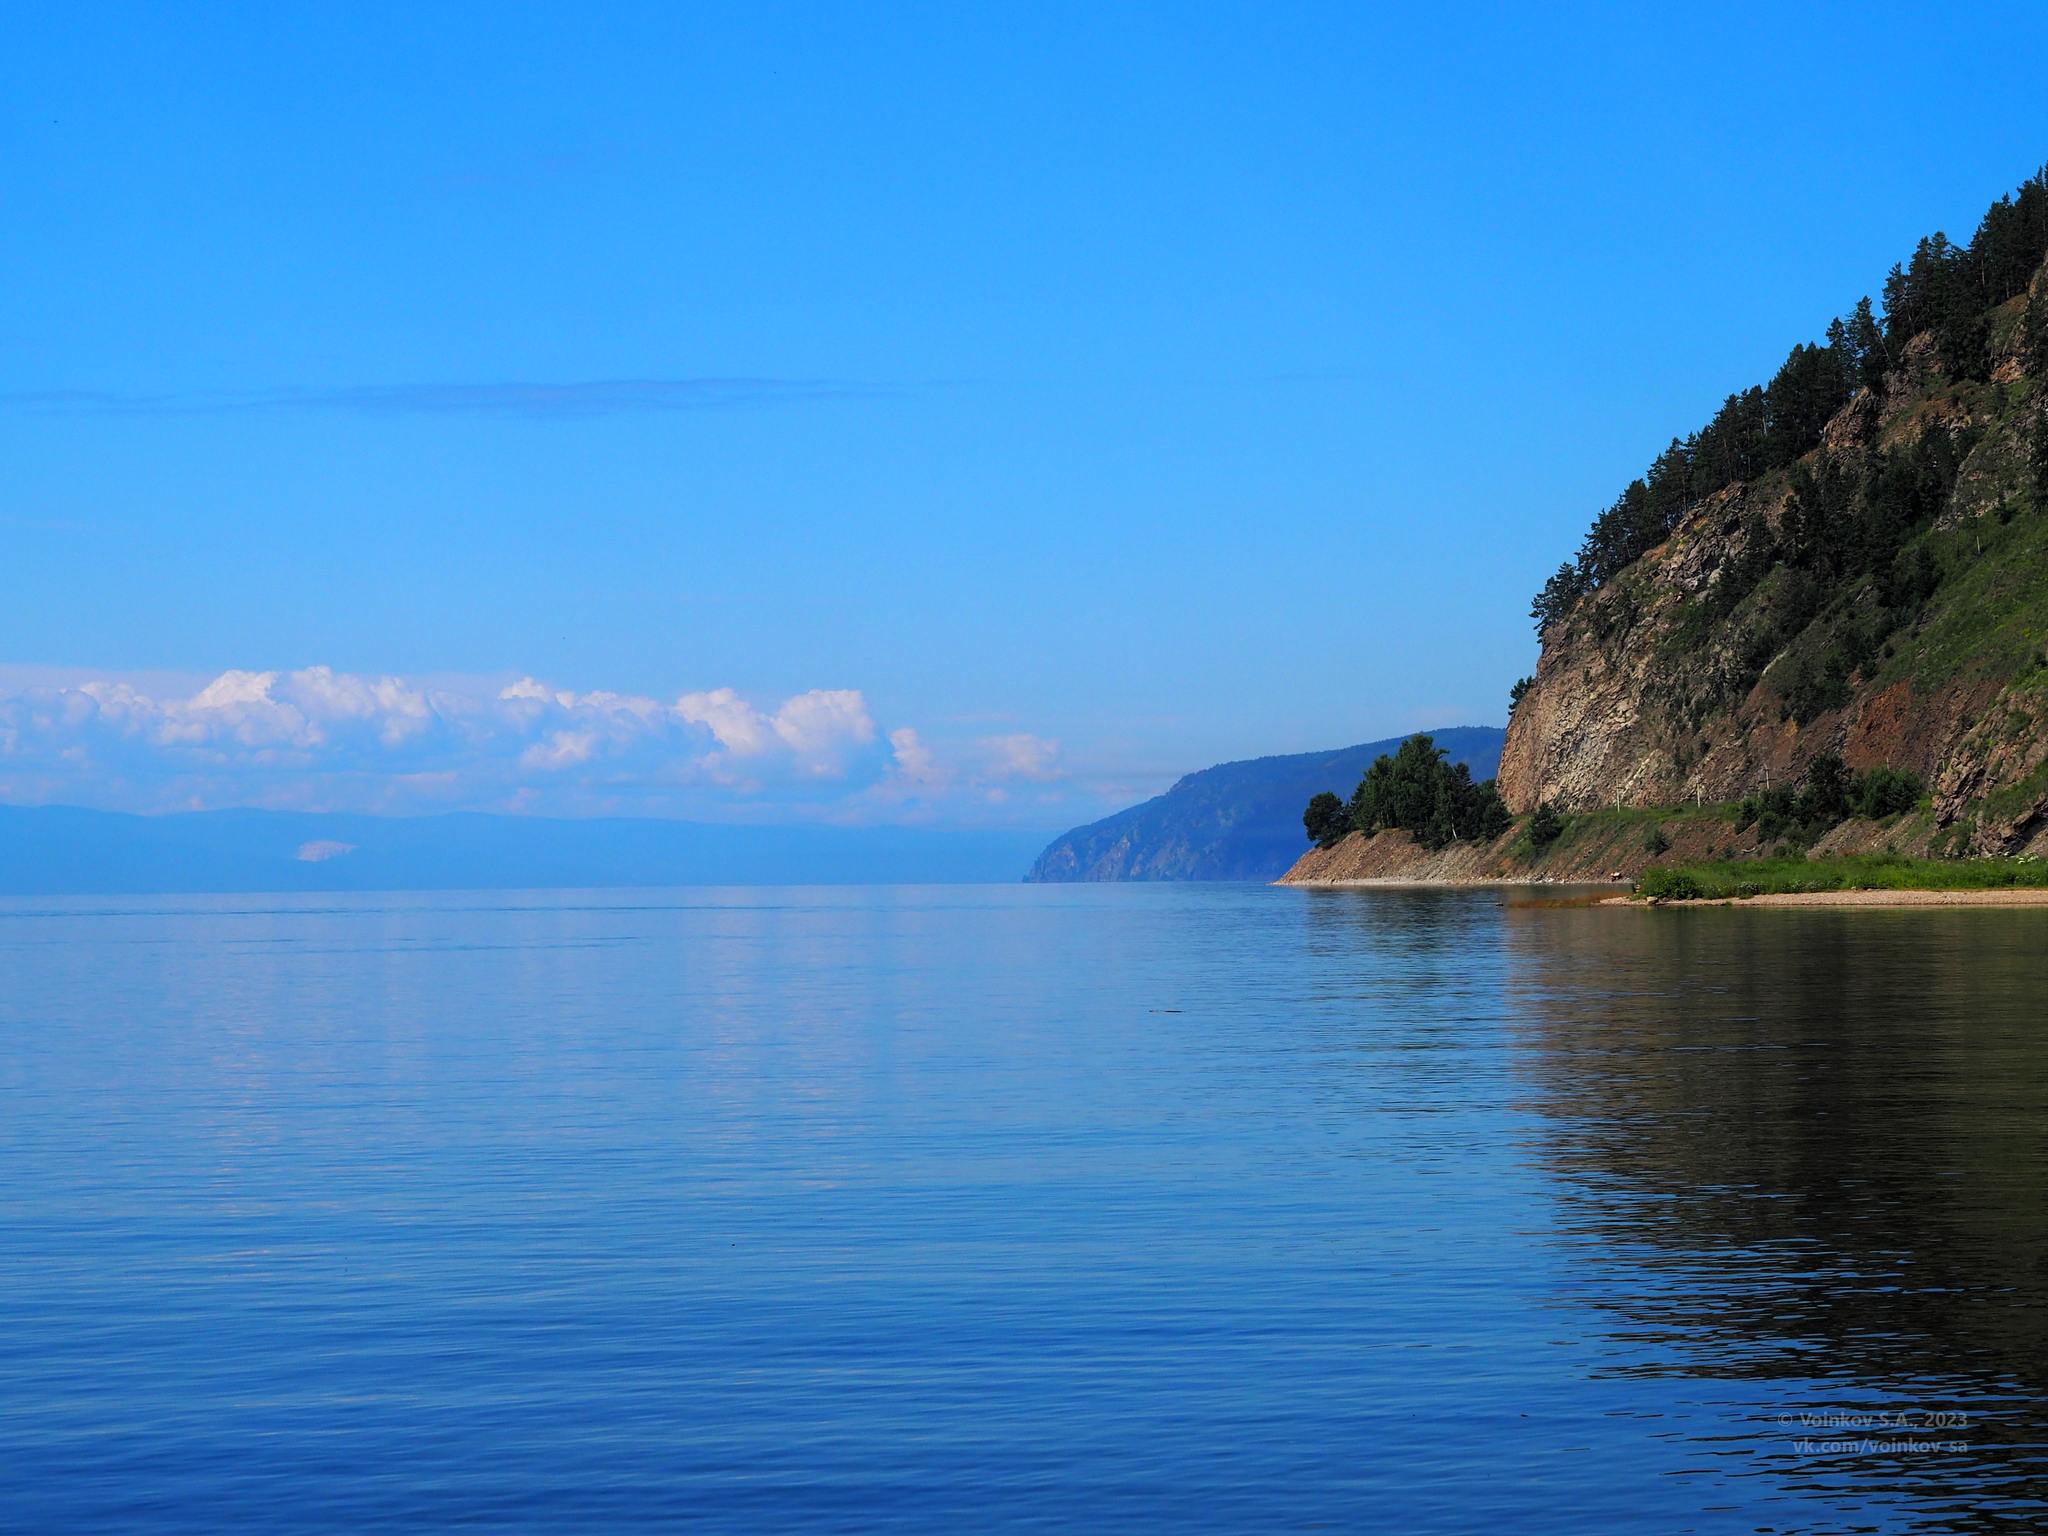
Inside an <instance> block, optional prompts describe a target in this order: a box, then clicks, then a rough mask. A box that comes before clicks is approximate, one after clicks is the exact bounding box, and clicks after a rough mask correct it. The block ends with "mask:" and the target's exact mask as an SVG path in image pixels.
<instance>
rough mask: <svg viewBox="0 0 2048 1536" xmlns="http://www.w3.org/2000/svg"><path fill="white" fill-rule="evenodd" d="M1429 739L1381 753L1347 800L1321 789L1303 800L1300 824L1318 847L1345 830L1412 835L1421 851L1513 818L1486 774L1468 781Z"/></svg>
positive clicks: (1498, 827) (1503, 827) (1486, 836)
mask: <svg viewBox="0 0 2048 1536" xmlns="http://www.w3.org/2000/svg"><path fill="white" fill-rule="evenodd" d="M1447 756H1448V754H1446V753H1445V751H1444V750H1443V748H1441V747H1439V746H1438V745H1437V744H1436V741H1435V739H1434V738H1433V737H1430V736H1427V735H1424V734H1422V733H1420V732H1418V733H1417V734H1415V735H1413V736H1410V737H1409V738H1408V739H1407V740H1406V741H1404V742H1402V743H1401V745H1400V747H1399V749H1398V750H1397V751H1395V752H1394V754H1393V755H1392V756H1389V755H1388V754H1386V753H1384V752H1382V753H1381V754H1380V755H1379V756H1378V757H1376V758H1374V759H1373V762H1372V766H1371V767H1370V768H1367V769H1366V770H1365V775H1364V777H1362V778H1361V779H1359V781H1358V788H1357V789H1355V790H1353V791H1352V792H1351V799H1350V800H1349V801H1348V802H1347V801H1344V800H1340V799H1338V798H1337V796H1336V795H1335V794H1334V793H1332V792H1331V791H1328V790H1325V791H1324V792H1323V793H1321V794H1319V795H1317V796H1315V798H1313V799H1312V800H1310V801H1309V803H1308V809H1307V810H1306V811H1304V812H1302V816H1301V824H1302V826H1303V827H1304V828H1305V829H1306V830H1307V832H1308V835H1309V839H1310V841H1312V842H1313V843H1315V845H1316V846H1317V847H1318V848H1331V847H1335V846H1336V844H1337V843H1338V842H1339V841H1340V840H1341V839H1342V838H1343V837H1344V835H1345V834H1346V833H1349V832H1354V831H1355V832H1363V833H1365V834H1366V835H1367V836H1368V837H1370V836H1371V835H1372V834H1373V833H1375V832H1381V831H1390V830H1395V829H1398V830H1401V831H1407V832H1413V833H1414V834H1415V837H1416V840H1417V841H1418V842H1420V843H1421V844H1422V845H1423V847H1425V848H1432V849H1434V848H1441V847H1443V846H1444V845H1445V844H1447V843H1452V842H1459V841H1468V840H1471V839H1474V838H1477V839H1481V840H1485V841H1491V840H1492V839H1494V838H1496V837H1499V836H1500V835H1501V833H1503V832H1505V831H1507V829H1508V827H1509V826H1510V825H1512V824H1513V821H1514V817H1513V816H1512V815H1510V814H1509V812H1508V808H1507V806H1506V804H1505V803H1504V802H1503V801H1502V800H1501V798H1500V795H1499V793H1498V791H1496V789H1495V788H1494V781H1493V780H1492V779H1485V780H1482V781H1480V782H1479V783H1476V784H1475V783H1473V782H1472V770H1471V769H1470V768H1468V767H1466V766H1465V764H1463V763H1453V762H1447V761H1446V760H1445V759H1446V757H1447Z"/></svg>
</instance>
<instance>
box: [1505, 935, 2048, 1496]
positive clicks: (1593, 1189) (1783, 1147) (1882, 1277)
mask: <svg viewBox="0 0 2048 1536" xmlns="http://www.w3.org/2000/svg"><path fill="white" fill-rule="evenodd" d="M1509 949H1510V954H1511V956H1512V967H1511V972H1512V978H1513V980H1512V986H1513V988H1514V995H1515V1013H1516V1015H1517V1017H1518V1019H1519V1020H1520V1028H1521V1039H1520V1044H1521V1046H1522V1047H1523V1071H1524V1074H1525V1082H1526V1085H1527V1087H1526V1101H1527V1107H1528V1108H1529V1109H1531V1110H1533V1111H1534V1112H1535V1113H1536V1114H1537V1115H1538V1116H1539V1117H1540V1118H1541V1121H1542V1123H1543V1124H1544V1126H1545V1128H1546V1129H1545V1131H1544V1133H1543V1134H1542V1135H1541V1137H1540V1138H1539V1141H1538V1144H1537V1145H1536V1146H1535V1147H1534V1148H1533V1149H1532V1151H1533V1152H1534V1154H1535V1156H1536V1157H1537V1158H1538V1159H1539V1160H1540V1161H1541V1162H1542V1163H1543V1164H1545V1165H1546V1166H1548V1167H1549V1168H1550V1169H1551V1170H1553V1171H1554V1172H1555V1173H1556V1174H1557V1175H1559V1178H1560V1185H1561V1197H1562V1200H1563V1202H1564V1204H1563V1217H1564V1230H1563V1232H1562V1234H1561V1235H1562V1237H1563V1240H1564V1241H1566V1242H1567V1243H1570V1244H1574V1245H1579V1246H1581V1247H1582V1248H1583V1250H1584V1253H1585V1256H1586V1259H1587V1261H1588V1262H1587V1264H1586V1265H1585V1266H1584V1273H1585V1275H1586V1277H1587V1290H1588V1292H1589V1296H1588V1299H1589V1300H1592V1301H1594V1302H1596V1303H1597V1304H1600V1305H1603V1306H1610V1307H1614V1308H1617V1309H1618V1310H1620V1311H1621V1312H1622V1313H1623V1314H1624V1315H1626V1316H1627V1317H1628V1319H1629V1320H1630V1326H1631V1330H1632V1333H1631V1337H1632V1340H1633V1342H1634V1343H1635V1344H1639V1345H1640V1346H1641V1354H1642V1360H1641V1363H1640V1364H1639V1365H1637V1366H1634V1367H1632V1368H1634V1369H1640V1370H1646V1371H1648V1370H1674V1369H1675V1370H1680V1371H1685V1372H1688V1373H1694V1374H1700V1375H1709V1376H1714V1377H1719V1378H1724V1379H1725V1378H1740V1377H1745V1376H1746V1377H1751V1378H1772V1379H1779V1380H1784V1379H1788V1378H1800V1379H1806V1380H1814V1381H1816V1382H1817V1383H1818V1384H1821V1385H1823V1386H1824V1387H1825V1388H1826V1389H1827V1390H1830V1391H1832V1390H1834V1389H1836V1388H1839V1389H1840V1390H1839V1392H1838V1393H1837V1395H1838V1396H1839V1397H1840V1398H1841V1400H1842V1401H1844V1402H1847V1401H1850V1400H1852V1399H1854V1400H1858V1401H1862V1402H1865V1403H1869V1402H1873V1401H1876V1400H1880V1399H1888V1400H1890V1401H1891V1402H1892V1403H1894V1404H1895V1405H1896V1406H1899V1407H1903V1408H1919V1409H1940V1408H1944V1407H1951V1406H1960V1407H1964V1408H1967V1409H1969V1410H1971V1412H1972V1420H1973V1424H1972V1428H1971V1430H1970V1432H1969V1435H1968V1437H1967V1438H1968V1441H1969V1451H1968V1453H1967V1456H1966V1459H1967V1462H1968V1465H1967V1466H1966V1467H1958V1466H1957V1465H1956V1463H1955V1462H1954V1461H1953V1460H1950V1461H1948V1462H1947V1463H1946V1471H1947V1473H1948V1474H1950V1475H1954V1474H1957V1473H1964V1474H1966V1480H1968V1478H1970V1477H1974V1478H1975V1479H1980V1480H1981V1479H1987V1478H1988V1479H1989V1480H1990V1481H1991V1482H1995V1483H1998V1484H2000V1485H2002V1488H2003V1491H2004V1492H2006V1493H2008V1494H2010V1493H2012V1492H2014V1491H2015V1490H2014V1479H2015V1478H2023V1477H2024V1476H2025V1472H2024V1469H2023V1467H2022V1465H2021V1463H2022V1462H2023V1461H2025V1460H2027V1458H2028V1457H2029V1455H2030V1453H2029V1452H2028V1451H2025V1450H2023V1449H2022V1447H2023V1446H2028V1445H2035V1446H2037V1445H2038V1444H2039V1442H2040V1441H2041V1439H2042V1438H2043V1436H2042V1434H2041V1429H2042V1425H2043V1413H2042V1405H2043V1396H2044V1388H2048V1000H2044V989H2043V985H2042V983H2043V979H2044V972H2048V913H2042V912H2032V911H2025V912H2017V911H2016V912H1997V911H1974V912H1927V911H1910V912H1883V911H1875V912H1873V911H1854V912H1842V911H1826V910H1813V911H1787V910H1783V909H1779V910H1769V911H1757V910H1748V911H1745V910H1741V909H1707V910H1698V911H1683V912H1655V911H1652V912H1642V911H1614V910H1597V909H1596V910H1591V911H1555V910H1550V911H1527V912H1520V913H1513V914H1511V922H1510V936H1509ZM1617 1267H1619V1269H1621V1270H1622V1271H1626V1272H1630V1273H1632V1274H1633V1275H1634V1276H1635V1277H1636V1280H1637V1281H1639V1282H1640V1283H1627V1284H1617V1283H1616V1279H1617V1276H1616V1270H1617ZM1858 1394H1861V1396H1860V1398H1859V1397H1858ZM1816 1400H1817V1401H1818V1399H1816ZM1920 1471H1921V1472H1922V1473H1923V1475H1925V1476H1927V1477H1929V1478H1936V1477H1939V1476H1940V1475H1942V1469H1939V1468H1937V1467H1936V1466H1935V1465H1933V1464H1930V1465H1927V1466H1926V1467H1924V1468H1921V1469H1920Z"/></svg>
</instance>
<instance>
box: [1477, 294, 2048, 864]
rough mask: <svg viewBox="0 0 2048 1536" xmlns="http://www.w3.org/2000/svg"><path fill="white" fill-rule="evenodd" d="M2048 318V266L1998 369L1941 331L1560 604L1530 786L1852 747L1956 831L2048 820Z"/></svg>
mask: <svg viewBox="0 0 2048 1536" xmlns="http://www.w3.org/2000/svg"><path fill="white" fill-rule="evenodd" d="M2030 305H2031V312H2032V314H2033V315H2035V316H2039V317H2041V319H2040V320H2039V322H2035V321H2033V320H2030V318H2029V311H2030ZM2037 323H2038V324H2040V325H2042V326H2048V272H2044V273H2043V274H2037V276H2036V277H2035V279H2034V282H2033V285H2032V289H2031V292H2030V294H2029V295H2022V296H2021V297H2019V298H2016V299H2014V300H2012V301H2011V302H2009V303H2007V304H2006V305H2004V306H2003V307H2002V308H2001V309H1999V310H1997V311H1993V312H1992V316H1991V325H1992V329H1991V342H1990V344H1989V347H1988V349H1987V350H1988V353H1989V355H1990V356H1991V358H1992V359H1993V366H1992V367H1991V369H1990V377H1989V378H1986V379H1967V378H1964V379H1956V378H1951V377H1949V376H1948V375H1947V374H1945V373H1944V372H1943V371H1942V367H1941V361H1940V356H1939V352H1938V349H1937V347H1936V346H1935V343H1934V340H1933V338H1932V337H1931V336H1925V335H1923V336H1921V337H1918V338H1916V339H1915V340H1914V341H1913V343H1912V344H1911V345H1910V346H1909V347H1908V348H1907V349H1906V353H1905V355H1904V357H1903V358H1902V360H1901V366H1900V367H1899V368H1897V369H1895V370H1894V371H1893V372H1891V373H1890V374H1889V375H1887V377H1886V380H1885V385H1884V388H1883V390H1882V391H1881V392H1880V391H1875V390H1871V389H1863V390H1860V391H1858V392H1857V394H1856V395H1855V397H1854V398H1853V399H1851V401H1850V402H1849V404H1848V405H1847V406H1845V407H1843V408H1842V410H1841V411H1840V412H1838V413H1837V415H1836V416H1835V417H1834V418H1833V420H1831V421H1830V422H1829V423H1828V425H1827V428H1826V430H1825V432H1824V433H1823V434H1822V440H1821V443H1820V446H1819V447H1817V448H1815V449H1814V450H1813V451H1812V452H1810V453H1808V454H1807V455H1806V456H1805V457H1804V458H1802V459H1801V460H1799V461H1798V462H1797V463H1795V464H1793V465H1792V466H1791V467H1790V468H1789V469H1786V470H1782V471H1778V472H1775V473H1773V474H1771V475H1769V476H1766V477H1764V478H1762V479H1759V480H1757V481H1754V482H1738V483H1736V484H1733V485H1730V486H1728V487H1726V488H1725V489H1723V490H1721V491H1719V492H1716V493H1715V494H1713V495H1711V496H1708V497H1706V498H1705V499H1703V500H1702V501H1700V502H1699V503H1698V504H1697V505H1695V506H1694V507H1693V508H1692V509H1691V510H1690V511H1689V513H1688V514H1687V515H1686V516H1685V517H1684V519H1683V520H1682V521H1681V522H1680V524H1679V526H1678V527H1677V529H1676V531H1675V532H1674V533H1673V534H1672V536H1671V537H1670V538H1669V539H1668V540H1666V541H1665V542H1664V543H1663V544H1661V545H1659V546H1658V547H1657V548H1655V549H1653V550H1651V551H1650V552H1649V553H1648V554H1646V555H1644V556H1643V557H1642V558H1640V559H1639V560H1637V561H1636V562H1635V563H1634V564H1632V565H1630V566H1628V567H1626V568H1625V569H1623V570H1622V571H1620V572H1619V573H1618V574H1617V575H1615V576H1614V577H1613V578H1612V579H1611V580H1609V581H1607V582H1606V583H1605V584H1604V585H1602V586H1600V587H1599V588H1598V589H1597V590H1594V591H1592V592H1590V593H1588V594H1586V595H1585V596H1584V597H1582V598H1580V599H1579V600H1578V601H1577V603H1576V604H1575V605H1573V606H1572V607H1571V608H1570V609H1569V610H1568V611H1567V612H1565V613H1564V614H1563V615H1562V616H1560V617H1558V618H1556V619H1554V620H1553V621H1552V623H1551V624H1550V626H1549V628H1548V629H1547V630H1546V631H1545V632H1544V635H1543V652H1542V658H1541V660H1540V662H1539V663H1538V666H1537V672H1536V681H1535V685H1534V686H1533V687H1532V688H1531V689H1530V690H1529V691H1528V693H1527V694H1526V695H1524V697H1523V698H1522V700H1521V703H1520V705H1519V707H1518V708H1517V710H1516V712H1515V715H1514V718H1513V720H1512V721H1511V722H1510V724H1509V727H1508V735H1507V741H1506V745H1505V747H1504V749H1503V753H1502V758H1501V770H1500V789H1501V794H1502V797H1503V798H1504V799H1505V800H1506V801H1507V803H1508V805H1509V806H1510V808H1511V809H1513V810H1515V811H1517V812H1523V811H1529V810H1533V809H1534V808H1535V807H1536V806H1537V805H1538V804H1540V803H1543V802H1545V801H1548V802H1550V803H1551V804H1553V805H1555V806H1557V807H1558V808H1559V809H1562V810H1568V811H1578V810H1589V809H1592V808H1594V807H1597V806H1603V805H1604V806H1613V805H1615V804H1617V803H1619V804H1621V805H1624V806H1630V805H1657V804H1664V805H1668V804H1674V803H1678V802H1681V801H1687V800H1693V799H1696V798H1698V799H1704V800H1726V799H1731V798H1735V797H1738V796H1741V795H1744V794H1749V793H1752V792H1755V791H1758V790H1762V789H1766V788H1769V787H1771V786H1773V785H1783V784H1789V783H1791V782H1793V781H1795V780H1796V779H1798V778H1799V776H1800V775H1801V774H1802V773H1803V772H1804V771H1805V768H1806V765H1807V764H1808V763H1809V762H1810V761H1811V760H1812V759H1813V758H1814V757H1815V756H1816V755H1817V754H1819V753H1822V752H1833V753H1837V754H1839V755H1840V756H1841V757H1842V758H1843V759H1844V760H1845V761H1846V762H1847V763H1848V764H1849V765H1850V766H1851V767H1852V768H1867V767H1874V766H1877V765H1879V764H1887V765H1890V766H1892V767H1896V768H1907V769H1911V770H1913V771H1914V772H1916V773H1918V774H1920V775H1921V776H1922V777H1923V778H1924V779H1925V780H1926V781H1927V783H1928V784H1929V786H1930V788H1931V789H1932V791H1933V794H1934V798H1935V819H1936V821H1937V823H1939V824H1940V825H1942V826H1944V827H1949V826H1955V827H1957V828H1958V831H1957V837H1958V838H1959V839H1960V841H1958V842H1957V844H1956V845H1955V849H1954V851H1958V852H1961V851H1969V850H1974V851H1980V852H1999V851H2016V850H2018V849H2021V848H2024V847H2028V846H2030V845H2031V844H2032V843H2033V842H2035V841H2036V840H2037V839H2039V840H2042V841H2044V842H2048V419H2044V418H2048V403H2044V400H2043V390H2042V388H2041V386H2040V385H2039V383H2038V382H2037V381H2036V380H2034V379H2030V378H2029V377H2028V376H2027V374H2026V372H2025V371H2024V368H2023V363H2024V362H2025V360H2026V358H2027V357H2028V356H2029V355H2032V356H2035V357H2039V356H2041V355H2043V351H2042V350H2041V349H2038V348H2034V349H2032V350H2031V351H2030V348H2032V344H2031V343H2030V339H2029V338H2030V335H2031V331H2032V329H2033V328H2034V326H2035V325H2036V324H2037ZM2037 367H2038V365H2037ZM1873 551H1874V553H1873Z"/></svg>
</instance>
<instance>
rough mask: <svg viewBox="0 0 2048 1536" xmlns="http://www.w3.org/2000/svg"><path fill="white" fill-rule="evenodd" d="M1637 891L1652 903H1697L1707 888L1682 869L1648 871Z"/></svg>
mask: <svg viewBox="0 0 2048 1536" xmlns="http://www.w3.org/2000/svg"><path fill="white" fill-rule="evenodd" d="M1636 890H1637V891H1638V892H1640V893H1641V894H1642V895H1644V896H1647V897H1649V898H1650V899H1651V900H1652V901H1697V900H1698V899H1699V898H1700V897H1701V896H1703V895H1705V894H1706V888H1705V887H1704V886H1702V885H1701V884H1700V882H1699V880H1698V879H1697V878H1695V877H1694V876H1693V875H1691V874H1689V873H1688V872H1686V871H1685V870H1682V869H1646V870H1644V871H1643V877H1642V879H1640V880H1638V881H1637V882H1636Z"/></svg>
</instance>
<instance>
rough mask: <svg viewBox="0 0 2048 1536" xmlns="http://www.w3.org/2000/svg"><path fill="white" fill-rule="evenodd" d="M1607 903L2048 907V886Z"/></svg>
mask: <svg viewBox="0 0 2048 1536" xmlns="http://www.w3.org/2000/svg"><path fill="white" fill-rule="evenodd" d="M1600 905H1602V906H1605V907H1622V906H1631V907H1643V908H1645V909H1647V908H1650V907H2048V887H2041V886H2007V887H2005V888H2004V889H2001V890H1981V891H1969V890H1964V891H1929V890H1898V891H1889V890H1886V891H1777V892H1773V893H1771V894H1768V895H1762V896H1702V897H1700V898H1699V899H1697V900H1694V901H1652V900H1648V899H1646V898H1644V897H1640V896H1611V897H1609V898H1608V899H1607V900H1606V901H1604V902H1602V903H1600Z"/></svg>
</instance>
